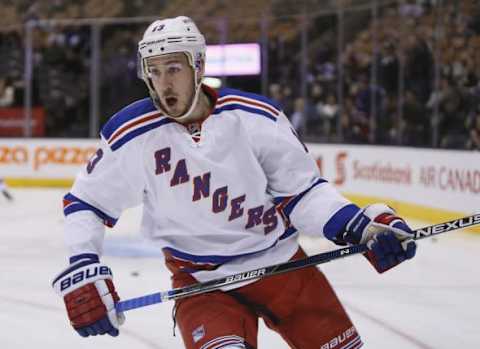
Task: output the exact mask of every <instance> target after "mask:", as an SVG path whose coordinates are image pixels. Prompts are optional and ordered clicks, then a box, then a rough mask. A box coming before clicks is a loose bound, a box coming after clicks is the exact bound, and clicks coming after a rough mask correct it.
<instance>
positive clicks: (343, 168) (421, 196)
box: [309, 144, 480, 213]
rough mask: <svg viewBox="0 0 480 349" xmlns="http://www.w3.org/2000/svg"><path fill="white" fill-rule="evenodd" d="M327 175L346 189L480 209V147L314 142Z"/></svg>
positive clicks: (420, 202)
mask: <svg viewBox="0 0 480 349" xmlns="http://www.w3.org/2000/svg"><path fill="white" fill-rule="evenodd" d="M309 149H310V152H311V153H312V155H313V156H314V157H315V159H316V161H317V164H318V165H319V167H320V170H321V172H322V175H323V176H324V177H325V178H326V179H328V180H329V181H330V182H331V183H333V184H335V185H336V186H337V188H338V189H339V190H340V191H341V192H344V193H349V194H357V195H366V196H372V197H380V198H388V199H392V200H399V201H403V202H407V203H412V204H417V205H422V206H427V207H432V208H438V209H444V210H449V211H457V212H466V213H477V212H478V210H480V153H479V152H474V151H448V150H433V149H418V148H417V149H415V148H401V147H375V146H358V145H355V146H341V145H318V144H310V145H309Z"/></svg>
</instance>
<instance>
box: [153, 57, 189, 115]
mask: <svg viewBox="0 0 480 349" xmlns="http://www.w3.org/2000/svg"><path fill="white" fill-rule="evenodd" d="M147 71H148V75H149V77H150V79H151V81H152V83H153V87H154V88H155V91H156V92H157V95H158V97H159V98H160V103H161V104H162V106H163V108H164V109H165V111H166V112H167V114H168V115H170V116H172V117H178V116H181V115H183V114H185V113H186V112H187V111H188V109H189V108H190V105H191V104H192V101H193V97H194V81H193V80H194V74H193V70H192V68H191V66H190V64H189V63H188V59H187V56H186V55H185V54H183V53H169V54H165V55H161V56H156V57H151V58H148V59H147Z"/></svg>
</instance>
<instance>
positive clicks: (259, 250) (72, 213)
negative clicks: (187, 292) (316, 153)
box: [64, 86, 358, 281]
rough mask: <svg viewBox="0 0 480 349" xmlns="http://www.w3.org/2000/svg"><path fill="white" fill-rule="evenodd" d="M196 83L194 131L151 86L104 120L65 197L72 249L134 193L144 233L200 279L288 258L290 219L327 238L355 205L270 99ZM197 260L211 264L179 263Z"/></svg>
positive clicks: (76, 254) (93, 244)
mask: <svg viewBox="0 0 480 349" xmlns="http://www.w3.org/2000/svg"><path fill="white" fill-rule="evenodd" d="M203 89H204V91H205V92H207V93H208V94H209V95H210V96H211V97H212V99H214V100H215V102H214V108H213V110H212V113H211V115H210V116H209V117H208V118H207V119H206V120H205V121H204V122H203V124H202V127H201V133H200V137H199V139H198V138H196V139H195V137H192V134H191V132H190V131H189V128H188V127H185V126H184V125H182V124H179V123H177V122H175V121H174V120H172V119H170V118H168V117H165V116H162V114H161V113H160V112H159V111H158V110H157V109H156V108H155V106H154V105H153V103H152V100H151V99H150V98H147V99H143V100H140V101H137V102H135V103H133V104H131V105H129V106H127V107H126V108H124V109H123V110H121V111H120V112H118V113H117V114H115V115H114V116H113V117H112V118H111V119H110V120H109V121H108V122H107V124H106V125H105V126H104V127H103V129H102V131H101V147H100V148H99V150H98V151H97V153H96V154H95V156H94V157H92V159H91V160H90V162H89V163H88V165H87V166H86V168H85V169H84V170H83V171H82V172H81V173H80V174H79V175H78V176H77V178H76V181H75V183H74V186H73V188H72V190H71V192H70V193H69V194H67V195H66V196H65V198H64V212H65V215H66V227H65V230H66V242H67V245H68V248H69V253H70V255H71V256H73V258H74V259H78V258H81V257H82V256H85V255H89V254H96V255H101V254H102V244H103V238H104V227H103V224H105V225H107V226H113V225H114V224H115V222H116V221H117V219H118V217H119V216H120V214H121V213H122V211H123V210H124V209H126V208H128V207H132V206H136V205H139V204H141V203H143V205H144V206H143V207H144V208H143V219H142V225H141V232H142V234H143V235H144V236H145V237H146V238H147V239H149V241H151V243H152V244H154V245H155V246H158V248H159V249H163V251H165V252H168V253H169V254H170V255H172V256H173V257H174V258H177V259H178V260H179V261H182V262H184V264H183V265H184V267H185V271H187V272H191V273H192V276H194V277H195V278H196V279H197V280H199V281H207V280H211V279H213V278H217V277H222V276H226V275H230V274H233V273H237V272H242V271H246V270H249V269H254V268H259V267H263V266H267V265H270V264H275V263H280V262H284V261H287V260H288V259H290V258H291V257H292V256H293V254H294V253H295V252H296V250H297V249H298V244H297V241H296V240H297V239H296V237H297V231H302V232H303V233H307V234H313V235H315V234H316V235H321V234H324V235H325V236H326V237H328V238H330V239H334V238H335V236H336V234H337V233H338V232H339V231H340V230H341V229H342V228H343V227H344V226H345V223H346V222H347V221H348V219H350V218H351V217H352V216H353V215H354V214H355V213H356V211H357V210H358V208H357V207H356V206H355V205H353V204H351V203H350V202H349V201H348V200H346V199H345V198H344V197H343V196H341V195H340V194H338V193H337V191H336V190H335V189H334V188H333V187H332V186H331V185H330V184H329V183H328V182H327V181H325V180H324V179H323V178H321V176H320V173H319V170H318V167H317V166H316V163H315V161H314V159H313V158H312V157H311V156H310V154H309V153H308V151H307V149H306V147H305V146H304V145H303V144H302V143H301V142H300V141H299V139H298V138H297V137H296V135H295V131H294V130H293V128H292V127H291V125H290V123H289V121H288V119H287V118H286V116H285V115H284V114H283V113H282V112H281V111H280V109H279V108H278V107H277V106H276V105H275V104H274V103H273V102H272V101H270V100H268V99H267V98H265V97H262V96H259V95H255V94H250V93H245V92H241V91H238V90H232V89H221V90H219V91H218V94H217V93H216V92H215V91H213V90H211V89H209V88H208V87H206V86H203ZM197 136H198V135H196V137H197ZM199 265H206V266H214V268H205V269H214V270H197V269H204V268H189V267H191V266H199Z"/></svg>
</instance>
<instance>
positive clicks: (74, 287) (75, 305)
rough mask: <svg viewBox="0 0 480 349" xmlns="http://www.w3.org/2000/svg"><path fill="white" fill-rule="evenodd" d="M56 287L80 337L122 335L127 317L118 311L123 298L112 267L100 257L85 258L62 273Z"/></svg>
mask: <svg viewBox="0 0 480 349" xmlns="http://www.w3.org/2000/svg"><path fill="white" fill-rule="evenodd" d="M52 286H53V288H54V289H55V291H56V292H57V293H58V294H59V295H60V296H61V297H63V299H64V301H65V306H66V308H67V313H68V318H69V319H70V323H71V325H72V326H73V328H74V329H75V330H76V331H77V332H78V334H80V336H82V337H88V336H96V335H97V334H100V335H102V334H107V333H108V334H109V335H110V336H114V337H115V336H118V334H119V331H118V328H119V326H120V325H121V324H122V323H123V322H124V321H125V317H124V315H123V313H117V312H116V310H115V303H117V302H118V301H119V300H120V298H119V297H118V295H117V292H116V291H115V287H114V286H113V281H112V272H111V270H110V268H109V267H107V266H106V265H104V264H101V263H100V262H99V261H98V259H83V260H80V261H78V262H75V263H73V264H71V265H70V266H69V267H68V268H67V269H65V270H64V271H63V272H61V273H60V274H59V275H58V276H57V277H56V278H55V279H54V280H53V282H52Z"/></svg>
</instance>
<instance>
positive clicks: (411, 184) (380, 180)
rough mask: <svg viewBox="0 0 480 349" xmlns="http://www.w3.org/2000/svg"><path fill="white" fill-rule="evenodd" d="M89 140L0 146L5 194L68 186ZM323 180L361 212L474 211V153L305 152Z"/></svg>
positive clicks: (477, 203) (354, 148)
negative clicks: (372, 208)
mask: <svg viewBox="0 0 480 349" xmlns="http://www.w3.org/2000/svg"><path fill="white" fill-rule="evenodd" d="M97 144H98V141H97V140H89V139H28V140H25V139H7V138H4V139H0V169H1V172H0V176H2V177H5V178H6V180H7V183H8V184H10V185H11V186H50V187H51V186H57V187H68V186H70V185H71V183H72V181H73V179H74V178H75V175H76V173H77V172H78V170H79V169H80V167H81V166H83V165H84V164H85V163H86V162H87V161H88V159H89V158H90V157H91V155H92V154H94V153H95V150H96V148H97ZM307 146H308V148H309V151H310V153H311V154H312V156H313V158H314V159H315V161H316V162H317V165H318V167H319V169H320V171H321V173H322V176H323V177H325V178H326V179H328V180H329V181H330V182H331V183H332V184H334V185H335V186H336V187H337V188H338V189H339V190H340V191H341V192H342V193H344V194H345V195H346V196H348V197H349V198H350V199H351V200H353V201H354V202H356V203H357V204H359V205H365V204H367V203H371V202H378V201H382V202H387V203H388V204H390V205H391V206H392V207H394V208H395V209H397V211H398V212H399V213H400V214H402V215H405V216H408V217H411V218H415V219H420V220H426V221H435V222H438V221H441V220H447V219H453V218H456V217H460V216H463V215H471V214H474V213H478V211H479V210H480V208H479V207H480V199H479V198H480V153H478V152H473V151H451V150H434V149H421V148H405V147H381V146H365V145H324V144H307Z"/></svg>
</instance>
